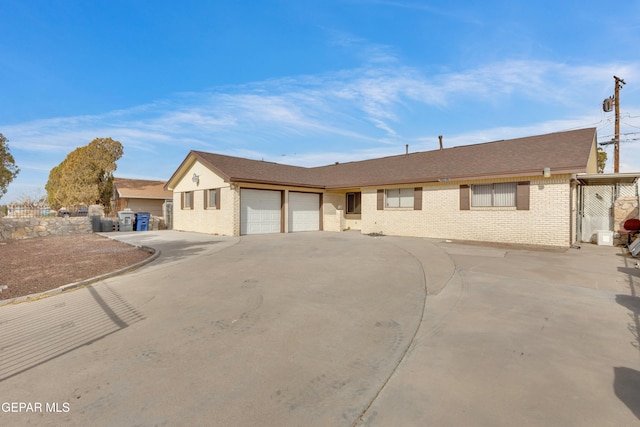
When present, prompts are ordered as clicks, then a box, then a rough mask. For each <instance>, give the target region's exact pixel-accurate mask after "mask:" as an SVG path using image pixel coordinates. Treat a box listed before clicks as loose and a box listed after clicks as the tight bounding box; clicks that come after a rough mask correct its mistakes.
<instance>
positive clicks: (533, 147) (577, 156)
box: [170, 128, 596, 189]
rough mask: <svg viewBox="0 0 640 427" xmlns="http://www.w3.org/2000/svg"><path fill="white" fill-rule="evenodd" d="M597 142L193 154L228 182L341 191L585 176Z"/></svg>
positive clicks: (559, 135)
mask: <svg viewBox="0 0 640 427" xmlns="http://www.w3.org/2000/svg"><path fill="white" fill-rule="evenodd" d="M595 140H596V130H595V128H588V129H580V130H574V131H566V132H556V133H550V134H546V135H538V136H530V137H526V138H516V139H510V140H502V141H495V142H488V143H482V144H475V145H466V146H460V147H453V148H446V149H443V150H433V151H423V152H418V153H411V154H403V155H399V156H391V157H383V158H378V159H371V160H363V161H357V162H349V163H340V164H335V165H328V166H321V167H314V168H304V167H298V166H289V165H282V164H279V163H272V162H264V161H259V160H249V159H243V158H239V157H231V156H224V155H221V154H212V153H205V152H201V151H192V152H191V153H190V155H193V156H195V158H196V159H198V160H199V161H200V162H202V163H203V164H205V165H206V166H207V167H209V168H210V169H211V170H213V171H214V172H216V173H217V174H218V175H220V176H221V177H223V178H224V179H225V181H227V182H255V183H258V182H259V183H268V184H279V185H295V186H302V187H313V188H334V189H336V188H353V187H365V186H374V185H391V184H411V183H422V182H434V181H439V180H446V179H448V180H452V181H453V180H463V179H477V178H485V177H486V178H488V177H508V176H514V177H515V176H526V175H537V174H542V170H543V169H544V168H551V171H552V173H555V174H558V173H582V172H587V165H588V163H589V156H590V155H591V152H592V148H593V144H594V142H595ZM185 161H186V159H185ZM183 164H184V162H183ZM175 176H176V174H174V176H173V177H175ZM173 177H172V179H173ZM170 181H171V180H170Z"/></svg>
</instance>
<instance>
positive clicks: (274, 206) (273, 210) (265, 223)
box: [240, 188, 282, 234]
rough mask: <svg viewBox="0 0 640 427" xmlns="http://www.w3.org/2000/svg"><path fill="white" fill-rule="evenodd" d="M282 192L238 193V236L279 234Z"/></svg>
mask: <svg viewBox="0 0 640 427" xmlns="http://www.w3.org/2000/svg"><path fill="white" fill-rule="evenodd" d="M281 205H282V192H280V191H272V190H252V189H245V188H243V189H242V190H241V191H240V234H264V233H280V232H281V231H282V226H281V221H282V210H281Z"/></svg>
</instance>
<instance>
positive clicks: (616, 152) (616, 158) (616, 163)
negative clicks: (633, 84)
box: [613, 76, 626, 173]
mask: <svg viewBox="0 0 640 427" xmlns="http://www.w3.org/2000/svg"><path fill="white" fill-rule="evenodd" d="M613 78H614V79H615V88H614V92H613V102H614V104H615V107H616V125H615V136H614V144H615V145H614V146H613V147H614V148H613V172H614V173H618V172H620V89H622V85H624V84H626V83H625V82H624V80H622V79H621V78H620V77H617V76H613Z"/></svg>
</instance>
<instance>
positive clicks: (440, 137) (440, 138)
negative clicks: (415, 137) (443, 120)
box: [438, 135, 442, 150]
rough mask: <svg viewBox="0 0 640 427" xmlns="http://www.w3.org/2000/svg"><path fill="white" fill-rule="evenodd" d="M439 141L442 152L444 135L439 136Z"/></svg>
mask: <svg viewBox="0 0 640 427" xmlns="http://www.w3.org/2000/svg"><path fill="white" fill-rule="evenodd" d="M438 139H439V140H440V149H441V150H442V135H438Z"/></svg>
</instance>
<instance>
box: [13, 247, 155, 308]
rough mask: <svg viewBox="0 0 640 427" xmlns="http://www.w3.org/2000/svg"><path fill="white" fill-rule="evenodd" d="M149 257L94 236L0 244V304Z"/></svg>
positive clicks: (133, 248) (144, 252)
mask: <svg viewBox="0 0 640 427" xmlns="http://www.w3.org/2000/svg"><path fill="white" fill-rule="evenodd" d="M149 256H151V253H149V252H147V251H144V250H142V249H138V248H135V247H133V246H130V245H127V244H125V243H121V242H117V241H115V240H111V239H108V238H106V237H103V236H100V235H97V234H79V235H72V236H49V237H39V238H32V239H24V240H9V241H0V289H2V290H1V291H0V300H4V299H11V298H16V297H19V296H25V295H29V294H34V293H38V292H43V291H47V290H50V289H54V288H57V287H59V286H62V285H66V284H69V283H74V282H78V281H80V280H86V279H90V278H92V277H95V276H99V275H101V274H106V273H110V272H112V271H115V270H119V269H121V268H124V267H127V266H129V265H132V264H135V263H137V262H139V261H142V260H144V259H146V258H148V257H149ZM5 286H6V287H7V288H6V289H5V288H4V287H5Z"/></svg>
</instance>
